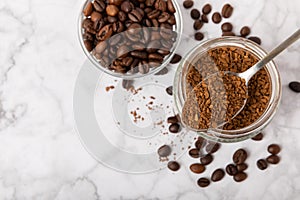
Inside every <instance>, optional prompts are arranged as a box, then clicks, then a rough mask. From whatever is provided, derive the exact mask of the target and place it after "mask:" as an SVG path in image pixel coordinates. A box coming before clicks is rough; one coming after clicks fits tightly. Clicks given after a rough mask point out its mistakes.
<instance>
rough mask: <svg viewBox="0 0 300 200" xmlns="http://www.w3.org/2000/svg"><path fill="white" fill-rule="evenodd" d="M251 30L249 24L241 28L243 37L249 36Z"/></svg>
mask: <svg viewBox="0 0 300 200" xmlns="http://www.w3.org/2000/svg"><path fill="white" fill-rule="evenodd" d="M250 32H251V30H250V28H249V26H244V27H242V28H241V30H240V34H241V36H242V37H246V36H248V35H249V34H250Z"/></svg>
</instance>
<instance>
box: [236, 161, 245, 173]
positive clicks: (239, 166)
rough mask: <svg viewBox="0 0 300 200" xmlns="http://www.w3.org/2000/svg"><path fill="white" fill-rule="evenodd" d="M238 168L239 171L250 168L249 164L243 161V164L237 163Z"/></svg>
mask: <svg viewBox="0 0 300 200" xmlns="http://www.w3.org/2000/svg"><path fill="white" fill-rule="evenodd" d="M236 168H237V170H238V171H239V172H242V171H245V170H246V169H247V168H248V165H247V164H246V163H242V164H238V165H236Z"/></svg>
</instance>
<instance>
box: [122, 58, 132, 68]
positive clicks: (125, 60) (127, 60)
mask: <svg viewBox="0 0 300 200" xmlns="http://www.w3.org/2000/svg"><path fill="white" fill-rule="evenodd" d="M132 62H133V58H132V57H130V56H127V57H125V58H123V59H122V65H123V66H126V67H129V66H130V65H131V64H132Z"/></svg>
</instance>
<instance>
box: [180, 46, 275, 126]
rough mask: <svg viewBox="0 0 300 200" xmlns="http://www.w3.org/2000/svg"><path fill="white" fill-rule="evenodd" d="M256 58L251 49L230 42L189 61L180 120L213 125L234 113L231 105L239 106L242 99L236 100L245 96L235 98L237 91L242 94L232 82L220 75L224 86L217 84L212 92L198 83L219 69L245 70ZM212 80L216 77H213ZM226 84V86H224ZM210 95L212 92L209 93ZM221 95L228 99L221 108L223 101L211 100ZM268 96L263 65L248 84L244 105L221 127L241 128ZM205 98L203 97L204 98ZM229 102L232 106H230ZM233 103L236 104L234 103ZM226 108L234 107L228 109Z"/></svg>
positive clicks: (259, 110)
mask: <svg viewBox="0 0 300 200" xmlns="http://www.w3.org/2000/svg"><path fill="white" fill-rule="evenodd" d="M257 61H258V58H257V57H256V56H255V55H253V54H252V53H251V52H249V51H246V50H244V49H242V48H238V47H233V46H224V47H217V48H214V49H210V50H208V52H207V53H205V54H202V55H199V56H198V57H196V58H195V59H194V60H193V61H192V62H191V63H189V64H188V65H189V66H188V72H187V75H186V80H185V81H186V84H185V85H186V88H185V90H186V104H185V105H184V109H183V112H182V118H183V119H182V120H183V121H184V122H185V123H186V124H187V125H190V127H193V128H195V129H206V128H208V127H214V126H216V123H218V120H220V119H222V120H224V116H226V117H227V118H226V119H228V118H229V117H230V116H231V115H232V114H235V113H236V112H235V110H234V109H237V110H239V109H238V108H239V104H240V103H241V102H240V101H235V100H236V99H243V98H245V97H246V96H244V97H242V98H234V97H235V96H236V95H245V94H243V92H241V90H239V91H237V90H236V89H235V87H234V86H232V85H230V84H229V85H228V84H226V80H224V79H223V80H221V81H223V84H221V85H223V87H224V88H223V89H222V88H221V89H220V86H218V87H219V90H216V91H217V92H216V93H215V94H214V93H212V94H210V93H207V89H205V87H201V86H200V85H199V83H201V81H202V80H203V78H207V77H208V76H210V75H212V74H215V73H216V72H220V71H232V72H236V73H240V72H244V71H245V70H247V69H248V68H250V67H251V66H253V65H254V64H255V63H256V62H257ZM208 80H209V79H208ZM215 82H219V81H218V80H215ZM211 84H216V83H211ZM218 85H219V84H218ZM225 88H227V90H226V89H225ZM213 91H215V90H213ZM222 92H225V95H224V94H222ZM218 94H219V96H218ZM210 95H212V96H211V97H210ZM195 96H196V98H195ZM206 97H207V98H206ZM209 97H210V98H209ZM223 97H226V98H227V100H226V101H223V102H222V103H221V104H223V106H225V107H224V109H221V108H219V107H221V106H222V105H218V103H215V102H212V101H213V100H212V99H214V101H220V100H222V99H220V98H223ZM270 97H271V81H270V78H269V75H268V73H267V71H266V70H265V69H262V70H260V71H259V72H258V73H257V74H256V75H254V76H253V77H252V78H251V80H250V82H249V84H248V99H247V102H246V105H245V107H244V108H243V110H242V111H241V112H240V113H239V114H238V115H237V116H236V117H234V118H233V119H232V120H230V121H228V123H226V124H225V125H224V126H223V129H225V130H235V129H240V128H243V127H246V126H249V125H250V124H252V123H253V122H255V121H256V120H257V119H258V118H259V117H260V116H261V115H262V114H263V112H264V111H265V109H266V108H267V106H268V102H269V100H270ZM204 98H205V99H206V100H203V99H204ZM207 99H208V100H207ZM209 100H210V101H209ZM187 104H189V105H187ZM205 104H207V105H205ZM209 104H211V105H209ZM230 104H231V106H229V105H230ZM234 104H237V105H236V106H234ZM232 105H233V106H232ZM227 108H230V109H233V110H228V109H227ZM218 109H219V110H218ZM220 109H221V110H220ZM212 119H213V120H212Z"/></svg>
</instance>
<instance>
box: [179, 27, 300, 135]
mask: <svg viewBox="0 0 300 200" xmlns="http://www.w3.org/2000/svg"><path fill="white" fill-rule="evenodd" d="M299 38H300V29H298V30H297V31H296V32H295V33H294V34H292V35H291V36H290V37H289V38H287V39H286V40H284V41H283V42H282V43H281V44H279V45H278V46H277V47H276V48H274V49H273V50H272V51H271V52H270V53H269V54H268V55H266V56H265V57H264V58H262V59H261V60H260V61H259V62H257V63H256V64H255V65H253V66H252V67H250V68H249V69H248V70H246V71H244V72H242V73H235V72H231V71H223V72H218V73H215V74H212V75H210V76H208V77H206V78H205V79H204V80H202V81H201V82H200V83H199V84H198V85H197V86H201V85H202V84H203V83H208V82H212V81H211V80H214V79H213V78H215V77H216V76H218V77H221V76H224V75H225V74H226V75H229V76H236V77H239V78H240V79H241V80H244V84H245V85H246V93H247V94H248V84H249V81H250V79H251V78H252V76H254V75H255V74H256V73H257V72H258V71H259V70H260V69H262V68H263V67H264V66H265V65H266V64H267V63H268V62H270V61H271V60H272V59H273V58H274V57H276V56H277V55H278V54H280V53H281V52H282V51H283V50H285V49H286V48H287V47H288V46H290V45H291V44H293V43H294V42H295V41H297V40H298V39H299ZM221 73H222V74H221ZM220 84H223V81H220ZM206 85H207V84H206ZM197 86H196V87H197ZM196 87H195V88H196ZM195 88H194V89H193V91H192V92H193V93H195V91H194V90H195ZM213 89H214V88H213V85H208V90H213ZM192 92H191V93H192ZM211 98H214V97H211ZM212 100H213V99H212ZM246 102H247V98H246V99H245V100H244V104H243V105H242V106H241V107H240V109H239V110H238V111H237V112H236V113H235V114H234V115H232V117H231V118H230V119H233V118H234V117H236V116H237V115H238V114H239V113H240V112H241V111H242V110H243V109H244V107H245V105H246ZM218 103H223V102H218ZM228 121H229V120H225V119H224V120H223V121H222V122H220V121H219V122H218V123H217V124H215V125H214V126H213V127H212V128H217V127H220V126H223V125H225V124H226V123H227V122H228ZM184 124H185V125H186V126H188V127H189V128H191V129H194V130H195V129H197V128H195V127H192V126H191V125H190V124H188V123H184Z"/></svg>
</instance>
